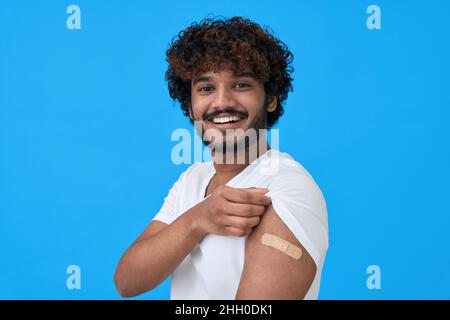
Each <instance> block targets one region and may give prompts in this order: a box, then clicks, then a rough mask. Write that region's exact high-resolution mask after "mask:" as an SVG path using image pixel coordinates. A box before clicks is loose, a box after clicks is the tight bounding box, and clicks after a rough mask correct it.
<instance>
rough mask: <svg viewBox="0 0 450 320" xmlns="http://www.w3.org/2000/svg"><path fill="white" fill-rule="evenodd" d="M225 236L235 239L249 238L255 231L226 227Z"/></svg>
mask: <svg viewBox="0 0 450 320" xmlns="http://www.w3.org/2000/svg"><path fill="white" fill-rule="evenodd" d="M224 230H225V231H224V235H228V236H235V237H244V236H248V235H249V234H250V233H252V231H253V229H252V228H249V229H239V228H235V227H232V226H226V227H225V228H224Z"/></svg>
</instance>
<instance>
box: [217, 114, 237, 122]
mask: <svg viewBox="0 0 450 320" xmlns="http://www.w3.org/2000/svg"><path fill="white" fill-rule="evenodd" d="M239 120H240V118H239V117H237V116H232V117H220V118H219V117H215V118H213V119H212V121H213V122H214V123H228V122H230V121H239Z"/></svg>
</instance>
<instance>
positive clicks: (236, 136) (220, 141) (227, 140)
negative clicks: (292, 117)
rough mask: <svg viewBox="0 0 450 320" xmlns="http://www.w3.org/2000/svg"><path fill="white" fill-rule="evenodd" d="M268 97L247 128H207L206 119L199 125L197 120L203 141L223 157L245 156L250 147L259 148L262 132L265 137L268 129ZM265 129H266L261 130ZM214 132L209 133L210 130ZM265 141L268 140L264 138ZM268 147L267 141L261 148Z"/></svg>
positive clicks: (232, 112)
mask: <svg viewBox="0 0 450 320" xmlns="http://www.w3.org/2000/svg"><path fill="white" fill-rule="evenodd" d="M267 103H268V102H267V97H266V98H265V99H264V103H263V105H262V107H261V108H260V109H259V110H260V112H259V113H258V114H256V115H255V116H254V118H253V119H252V121H251V123H249V125H248V127H247V128H245V129H242V128H238V129H226V130H225V132H223V131H220V130H218V129H205V123H204V121H201V122H200V123H201V125H200V126H199V125H198V124H199V123H197V122H196V125H195V126H196V129H197V132H198V133H199V135H200V136H201V138H202V142H203V144H204V145H205V146H207V147H208V148H209V149H210V150H211V152H212V153H213V154H223V157H228V156H231V157H234V155H236V154H237V155H240V156H245V154H246V151H248V150H249V149H250V148H258V146H259V143H258V142H260V141H261V137H262V133H263V134H264V138H265V135H266V132H265V130H266V129H267V108H268V104H267ZM220 112H227V113H230V114H241V115H242V114H243V113H242V111H236V110H232V109H226V110H223V111H220ZM208 118H211V116H205V117H204V119H208ZM261 129H264V130H261ZM211 130H212V132H213V134H212V135H211V134H208V132H211ZM264 141H266V140H265V139H264ZM261 147H263V148H266V147H267V145H266V142H265V143H264V146H259V148H261Z"/></svg>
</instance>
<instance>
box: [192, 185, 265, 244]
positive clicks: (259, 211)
mask: <svg viewBox="0 0 450 320" xmlns="http://www.w3.org/2000/svg"><path fill="white" fill-rule="evenodd" d="M268 191H269V190H268V189H265V188H231V187H228V186H226V185H222V186H219V187H217V189H216V190H214V192H213V193H212V194H211V195H210V196H209V197H208V198H207V199H205V200H203V201H202V202H200V203H199V204H197V205H196V206H195V207H194V208H193V209H194V210H195V218H194V219H195V220H196V226H197V230H198V231H199V232H200V234H201V235H202V237H203V236H205V235H206V234H209V233H213V234H218V235H225V236H238V237H240V236H247V235H249V234H250V233H251V232H252V230H253V228H254V227H255V226H257V225H258V224H259V222H260V219H261V216H262V215H263V214H264V212H265V211H266V207H267V206H269V205H270V204H271V203H272V201H271V199H270V198H269V197H268V196H266V195H265V194H266V193H267V192H268Z"/></svg>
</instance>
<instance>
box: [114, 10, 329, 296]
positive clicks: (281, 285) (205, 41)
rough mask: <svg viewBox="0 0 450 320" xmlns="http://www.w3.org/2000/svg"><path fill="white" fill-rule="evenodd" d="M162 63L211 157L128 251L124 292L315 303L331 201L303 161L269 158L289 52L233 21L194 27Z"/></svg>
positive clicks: (177, 188)
mask: <svg viewBox="0 0 450 320" xmlns="http://www.w3.org/2000/svg"><path fill="white" fill-rule="evenodd" d="M167 60H168V63H169V68H168V71H167V73H166V79H167V80H168V85H169V92H170V95H171V97H172V98H173V99H177V100H178V101H179V102H180V104H181V107H182V110H183V111H184V113H185V115H186V116H189V118H190V119H191V121H192V122H195V125H196V128H197V130H198V131H199V133H200V134H201V137H202V139H203V141H204V143H205V144H206V145H208V147H209V149H210V150H211V154H212V159H213V160H212V161H211V162H207V163H194V164H193V165H191V166H190V167H189V168H188V169H187V170H186V171H185V172H184V173H183V174H182V175H181V176H180V178H179V179H178V181H177V182H175V184H174V185H173V187H172V189H171V190H170V191H169V193H168V195H167V197H166V198H165V201H164V204H163V206H162V208H161V210H160V211H159V212H158V214H157V215H156V216H155V217H154V219H153V221H152V222H151V223H150V224H149V226H148V227H147V228H146V230H144V232H143V233H142V234H141V235H140V236H139V237H138V238H137V240H136V241H135V242H134V243H133V244H132V245H131V247H130V248H129V249H128V250H127V251H126V253H125V254H124V255H123V257H122V258H121V260H120V262H119V265H118V267H117V270H116V273H115V278H114V280H115V283H116V287H117V289H118V291H119V293H120V295H121V296H123V297H131V296H136V295H139V294H142V293H144V292H147V291H148V290H151V289H153V288H155V287H156V286H157V285H158V284H160V283H161V282H162V281H163V280H165V279H166V278H167V277H168V276H169V275H171V276H172V282H171V298H172V299H316V298H317V296H318V291H319V286H320V277H321V271H322V266H323V263H324V260H325V254H326V251H327V249H328V223H327V209H326V205H325V201H324V199H323V196H322V193H321V191H320V189H319V188H318V186H317V185H316V183H315V182H314V180H313V178H312V177H311V176H310V175H309V173H308V172H307V171H306V170H305V169H304V168H303V167H302V166H301V165H300V164H299V163H298V162H296V161H294V160H293V159H292V158H291V157H290V156H289V155H288V154H286V153H280V152H277V151H273V150H270V146H269V145H268V143H267V136H266V132H265V130H266V129H269V128H270V127H272V126H273V124H274V123H275V122H276V121H277V120H278V118H279V117H280V116H281V115H282V114H283V102H284V101H285V100H286V98H287V94H288V92H289V91H291V90H292V85H291V82H292V78H291V76H290V73H291V72H292V70H293V69H292V67H291V66H290V64H291V62H292V54H291V52H289V51H288V49H287V47H286V45H285V44H284V43H283V42H281V41H279V40H278V39H276V38H275V37H274V36H272V35H271V34H270V33H269V32H268V31H267V30H265V29H263V28H261V27H260V26H259V25H257V24H256V23H253V22H252V21H250V20H248V19H244V18H241V17H234V18H230V19H223V20H219V19H217V20H215V19H205V20H203V21H202V22H200V23H199V24H196V23H194V24H192V25H191V26H190V27H188V28H187V29H186V30H183V31H182V32H180V34H179V36H178V38H177V39H175V40H174V41H173V42H172V44H171V46H170V48H169V49H168V51H167ZM203 132H204V133H205V134H203ZM236 132H237V133H236ZM249 132H250V133H252V134H248V133H249ZM255 146H256V147H255Z"/></svg>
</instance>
